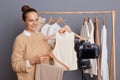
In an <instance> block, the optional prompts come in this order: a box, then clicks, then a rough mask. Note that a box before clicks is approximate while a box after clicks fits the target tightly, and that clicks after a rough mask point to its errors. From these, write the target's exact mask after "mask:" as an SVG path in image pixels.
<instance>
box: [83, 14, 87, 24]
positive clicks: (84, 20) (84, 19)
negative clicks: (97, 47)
mask: <svg viewBox="0 0 120 80" xmlns="http://www.w3.org/2000/svg"><path fill="white" fill-rule="evenodd" d="M86 21H87V20H86V17H85V16H84V18H83V25H84V24H85V22H86Z"/></svg>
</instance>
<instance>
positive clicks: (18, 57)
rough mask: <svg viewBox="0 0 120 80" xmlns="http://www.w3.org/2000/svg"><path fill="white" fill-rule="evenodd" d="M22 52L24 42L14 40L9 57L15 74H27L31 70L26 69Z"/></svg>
mask: <svg viewBox="0 0 120 80" xmlns="http://www.w3.org/2000/svg"><path fill="white" fill-rule="evenodd" d="M24 52H25V42H24V41H23V40H21V39H19V38H16V39H15V42H14V45H13V52H12V56H11V64H12V68H13V70H14V71H15V72H29V71H30V69H31V68H28V67H26V60H24Z"/></svg>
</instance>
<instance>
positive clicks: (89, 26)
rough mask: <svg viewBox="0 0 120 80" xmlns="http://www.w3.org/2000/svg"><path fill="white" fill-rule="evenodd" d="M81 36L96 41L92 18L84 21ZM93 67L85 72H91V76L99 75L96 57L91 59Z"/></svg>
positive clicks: (92, 41)
mask: <svg viewBox="0 0 120 80" xmlns="http://www.w3.org/2000/svg"><path fill="white" fill-rule="evenodd" d="M80 35H81V36H83V37H85V38H86V39H87V40H88V41H89V42H91V43H94V37H93V36H94V26H93V22H92V20H90V21H89V23H88V22H87V21H85V22H84V25H83V26H82V28H81V33H80ZM90 64H91V69H87V70H85V73H90V74H91V77H92V76H93V74H94V75H97V61H96V59H90Z"/></svg>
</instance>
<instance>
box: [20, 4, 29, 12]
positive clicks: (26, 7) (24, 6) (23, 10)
mask: <svg viewBox="0 0 120 80" xmlns="http://www.w3.org/2000/svg"><path fill="white" fill-rule="evenodd" d="M28 9H30V7H29V6H28V5H23V6H22V8H21V11H22V12H25V11H26V10H28Z"/></svg>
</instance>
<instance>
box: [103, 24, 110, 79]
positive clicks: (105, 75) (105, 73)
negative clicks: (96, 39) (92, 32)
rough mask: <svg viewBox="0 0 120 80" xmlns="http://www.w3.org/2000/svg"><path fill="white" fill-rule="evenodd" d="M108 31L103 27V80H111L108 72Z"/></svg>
mask: <svg viewBox="0 0 120 80" xmlns="http://www.w3.org/2000/svg"><path fill="white" fill-rule="evenodd" d="M106 41H107V29H106V27H105V25H103V28H102V31H101V51H102V53H101V80H109V70H108V62H107V59H108V50H107V42H106Z"/></svg>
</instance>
